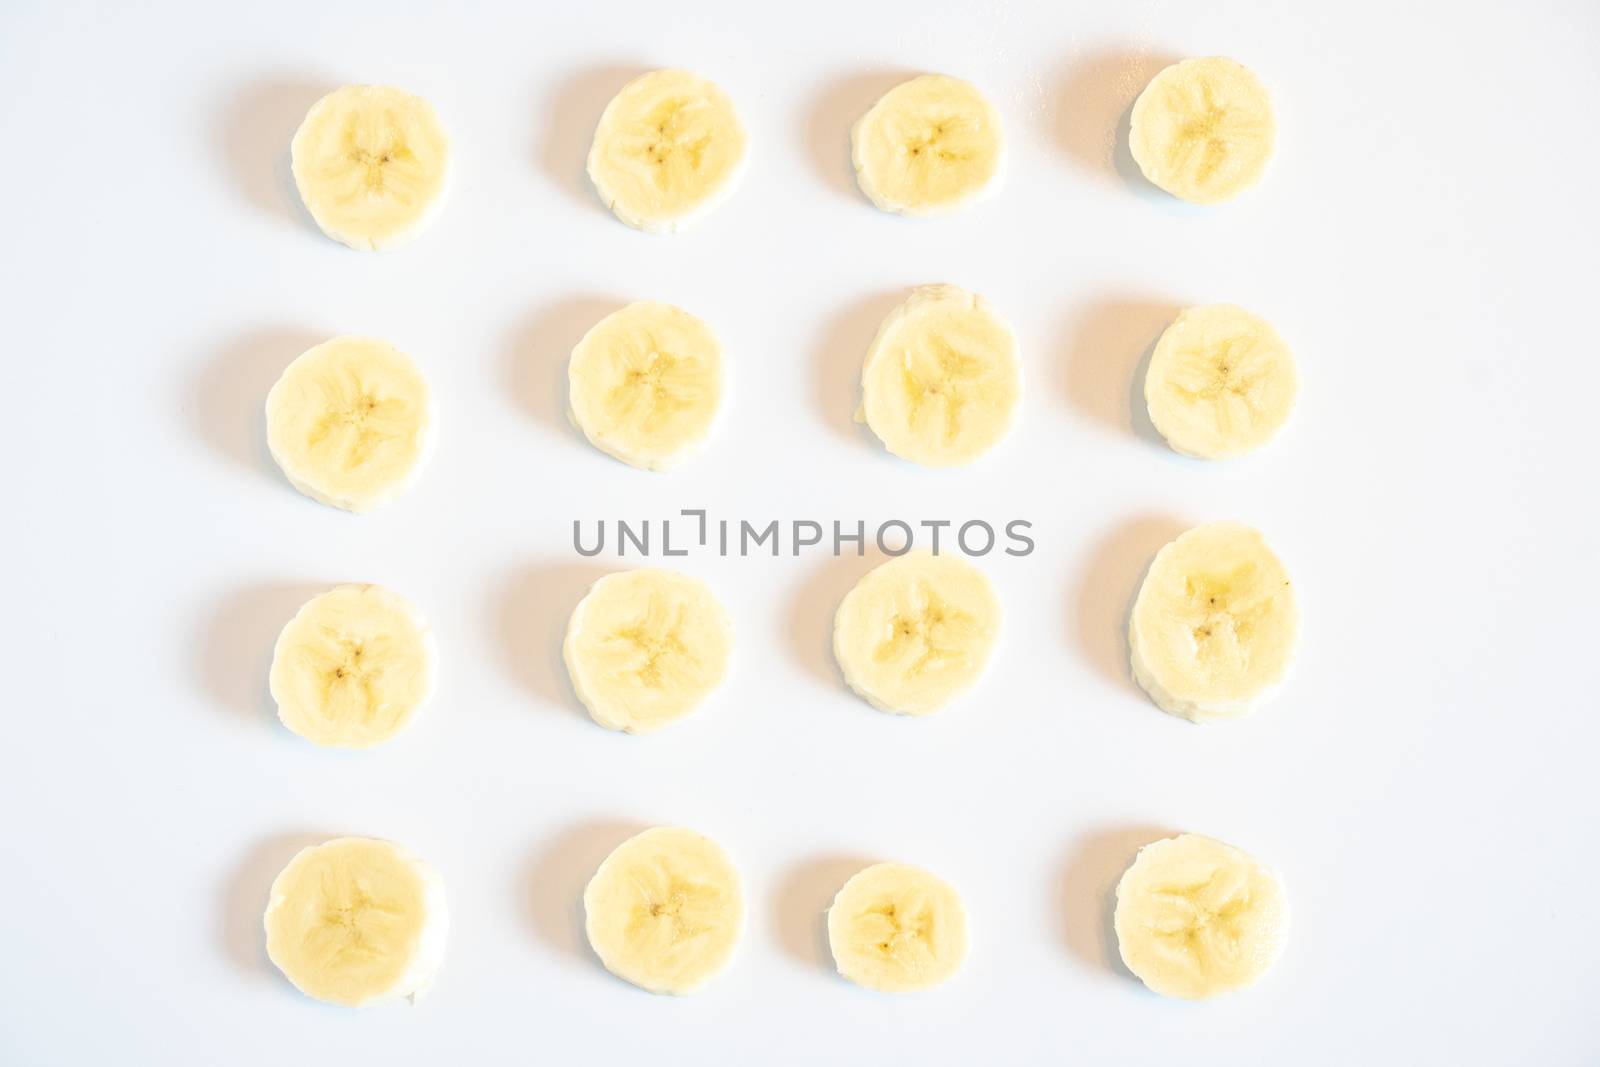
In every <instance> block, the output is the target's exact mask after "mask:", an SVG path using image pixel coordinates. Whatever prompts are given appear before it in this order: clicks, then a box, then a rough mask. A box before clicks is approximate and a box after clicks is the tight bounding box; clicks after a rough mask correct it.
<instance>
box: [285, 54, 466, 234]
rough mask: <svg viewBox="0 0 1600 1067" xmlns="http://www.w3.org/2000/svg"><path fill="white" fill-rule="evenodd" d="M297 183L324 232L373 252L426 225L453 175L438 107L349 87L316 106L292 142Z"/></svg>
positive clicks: (381, 88) (395, 93)
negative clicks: (434, 108)
mask: <svg viewBox="0 0 1600 1067" xmlns="http://www.w3.org/2000/svg"><path fill="white" fill-rule="evenodd" d="M290 156H291V160H292V163H291V167H292V170H293V172H294V183H295V186H296V187H297V188H298V189H299V190H300V199H301V200H302V201H304V203H305V205H306V210H307V211H309V212H310V213H311V217H312V218H313V219H315V220H316V223H317V225H318V226H320V227H321V228H322V232H323V233H325V234H327V235H328V236H329V237H332V238H333V239H334V240H335V241H339V242H340V243H342V244H347V245H349V246H350V247H351V248H358V249H362V250H365V251H377V250H379V249H386V248H397V247H399V246H400V245H402V244H405V243H406V242H407V241H409V240H411V239H412V238H413V237H415V236H417V234H419V233H421V232H422V231H423V229H425V228H426V227H427V225H428V223H429V222H430V221H432V219H433V217H434V215H435V214H437V212H438V210H439V208H440V206H441V205H442V204H443V203H444V197H445V191H446V188H447V186H448V184H449V178H450V138H449V136H448V135H447V134H446V133H445V129H444V125H443V124H442V123H441V122H440V121H439V116H438V115H437V114H436V113H435V112H434V110H433V106H432V105H431V104H429V103H428V102H427V101H426V100H424V99H422V98H421V97H419V96H413V95H411V94H410V93H407V92H403V91H401V90H399V89H392V88H390V87H388V86H385V85H347V86H345V87H344V88H342V89H335V90H334V91H333V92H331V93H329V94H328V95H327V96H324V97H323V98H322V99H321V100H318V101H317V102H316V103H315V104H313V105H312V106H311V110H310V111H309V112H307V113H306V117H305V120H304V121H303V122H301V124H300V128H299V130H297V131H296V132H295V135H294V141H293V142H292V144H291V145H290Z"/></svg>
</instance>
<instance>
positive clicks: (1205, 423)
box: [1144, 304, 1300, 459]
mask: <svg viewBox="0 0 1600 1067" xmlns="http://www.w3.org/2000/svg"><path fill="white" fill-rule="evenodd" d="M1299 392H1300V376H1299V372H1298V371H1297V370H1296V368H1295V362H1294V354H1293V353H1292V352H1290V351H1289V346H1288V345H1287V344H1285V343H1284V340H1283V338H1282V337H1279V336H1278V331H1277V330H1274V329H1273V328H1272V326H1271V324H1269V323H1268V322H1266V321H1265V320H1264V319H1260V318H1257V317H1256V316H1255V315H1252V314H1250V312H1248V311H1246V310H1244V309H1243V308H1240V307H1234V306H1233V305H1232V304H1211V305H1209V306H1206V307H1194V308H1189V309H1188V310H1187V311H1185V312H1183V314H1181V315H1179V316H1178V317H1177V319H1175V320H1174V321H1173V323H1172V325H1171V326H1168V327H1167V329H1166V332H1165V333H1163V334H1162V335H1161V340H1160V341H1158V342H1157V343H1156V348H1155V352H1154V353H1152V354H1151V356H1150V369H1149V371H1148V372H1147V373H1146V374H1145V379H1144V401H1145V406H1146V407H1148V408H1149V410H1150V421H1151V422H1152V423H1154V424H1155V428H1156V429H1157V430H1158V431H1160V433H1161V436H1162V437H1165V438H1166V439H1167V443H1168V444H1170V445H1171V446H1172V447H1173V448H1174V449H1175V450H1176V451H1179V452H1182V453H1184V454H1185V455H1189V456H1198V457H1200V458H1201V459H1220V458H1223V457H1226V456H1237V455H1240V454H1241V453H1244V452H1249V451H1250V450H1251V449H1254V448H1259V447H1260V446H1261V445H1263V444H1265V443H1266V442H1267V441H1268V440H1270V439H1271V438H1272V436H1273V435H1274V434H1276V433H1277V432H1278V430H1279V429H1281V428H1282V427H1283V424H1284V423H1285V422H1287V421H1288V420H1289V414H1290V413H1291V412H1292V411H1293V410H1294V403H1295V398H1296V397H1297V396H1298V395H1299Z"/></svg>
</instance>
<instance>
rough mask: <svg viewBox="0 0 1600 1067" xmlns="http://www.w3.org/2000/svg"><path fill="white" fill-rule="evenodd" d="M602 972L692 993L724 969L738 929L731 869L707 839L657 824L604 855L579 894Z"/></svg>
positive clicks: (739, 890)
mask: <svg viewBox="0 0 1600 1067" xmlns="http://www.w3.org/2000/svg"><path fill="white" fill-rule="evenodd" d="M583 909H584V915H585V929H586V931H587V933H588V937H589V944H590V946H591V947H593V948H594V951H595V955H597V956H599V957H600V962H601V963H603V964H604V965H605V967H606V970H608V971H610V972H611V973H612V974H614V975H616V976H617V977H618V978H621V979H623V980H624V981H628V982H632V983H633V984H634V985H636V986H639V987H640V988H641V989H647V990H649V991H650V992H652V993H672V994H684V993H693V992H695V991H696V990H698V989H699V988H700V987H702V986H703V985H705V983H706V982H708V981H710V980H711V979H712V978H714V977H715V976H716V975H718V974H719V973H721V972H722V970H723V969H724V968H726V967H727V965H728V962H729V960H731V959H732V957H733V950H734V948H735V947H736V946H737V945H738V942H739V936H740V934H741V932H742V931H743V928H744V890H743V887H742V884H741V880H740V878H739V872H738V870H737V869H736V868H735V867H734V866H733V862H732V861H731V860H730V859H729V858H728V854H727V853H726V852H724V851H723V850H722V847H721V846H720V845H718V844H717V843H716V842H715V841H712V840H711V839H710V838H707V837H704V836H702V835H700V834H697V833H695V832H694V831H693V830H685V829H681V828H678V827H662V826H658V827H656V828H654V829H650V830H646V831H644V832H643V833H641V834H638V835H637V836H635V837H632V838H629V839H628V840H627V841H624V842H623V843H622V844H621V845H619V846H617V848H616V850H615V851H613V852H612V853H611V855H609V856H607V857H606V859H605V862H604V863H602V864H601V865H600V868H599V870H597V871H595V874H594V877H593V878H592V879H591V880H590V882H589V885H588V888H586V889H585V890H584V893H583Z"/></svg>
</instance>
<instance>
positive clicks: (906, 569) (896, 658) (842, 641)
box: [833, 552, 1000, 715]
mask: <svg viewBox="0 0 1600 1067" xmlns="http://www.w3.org/2000/svg"><path fill="white" fill-rule="evenodd" d="M999 632H1000V601H999V599H998V598H996V597H995V595H994V589H993V587H992V586H990V585H989V579H987V578H985V577H984V576H983V572H982V571H980V570H978V569H977V568H976V567H974V566H973V565H972V564H970V563H968V562H966V561H965V560H962V559H957V558H955V557H953V556H933V555H929V554H927V553H925V552H918V553H909V554H907V555H904V556H901V557H899V558H897V559H892V560H890V561H888V562H887V563H882V564H879V565H878V566H877V567H874V568H873V569H872V570H871V571H869V572H868V573H867V575H866V577H864V578H862V579H861V581H859V582H857V583H856V586H855V588H854V589H852V590H850V592H849V593H848V594H846V596H845V598H844V600H843V602H841V603H840V605H839V611H838V614H836V615H835V616H834V620H833V654H834V658H836V659H837V660H838V661H839V668H840V670H842V671H843V672H844V680H845V682H846V683H848V684H849V686H850V688H851V689H854V690H855V691H856V692H857V693H859V694H861V695H862V696H863V697H865V698H866V699H867V700H868V701H869V702H870V703H871V704H872V705H873V706H874V707H876V708H879V709H881V710H883V711H889V712H897V713H900V714H904V715H927V714H929V713H931V712H935V711H938V710H939V709H940V708H942V707H944V706H945V705H946V704H948V703H949V702H950V701H951V700H952V699H953V698H954V697H955V696H956V695H957V694H958V693H960V692H961V691H962V690H964V689H966V688H967V687H968V686H970V685H971V684H972V683H973V682H975V681H977V679H978V676H979V675H981V674H982V673H983V670H984V668H985V667H986V666H988V663H989V655H990V653H991V652H993V651H994V642H995V638H996V636H997V635H998V634H999Z"/></svg>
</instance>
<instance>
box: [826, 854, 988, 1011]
mask: <svg viewBox="0 0 1600 1067" xmlns="http://www.w3.org/2000/svg"><path fill="white" fill-rule="evenodd" d="M828 945H829V947H830V948H831V949H832V951H833V960H834V963H835V965H836V966H837V967H838V969H839V973H840V974H841V975H843V976H844V977H846V978H848V979H849V980H850V981H852V982H854V983H856V984H857V985H860V986H865V987H866V988H868V989H877V990H881V991H883V992H887V993H908V992H913V991H916V990H922V989H931V988H933V987H934V986H937V985H940V984H941V983H943V982H945V981H947V980H949V979H950V978H951V977H952V976H954V975H955V973H956V972H957V971H959V970H960V969H961V965H962V964H963V963H964V962H965V961H966V958H967V909H966V905H965V904H964V903H963V902H962V900H961V895H960V894H959V893H957V892H956V891H955V890H954V889H953V888H951V887H950V885H949V884H947V883H946V882H944V881H943V880H941V879H940V878H938V877H937V876H935V875H932V874H930V873H928V872H927V871H925V870H922V869H921V868H919V867H912V866H910V865H909V864H904V863H879V864H875V865H873V866H871V867H868V868H866V869H865V870H863V871H860V872H858V873H857V874H856V875H855V876H854V877H852V878H851V879H850V880H849V881H848V882H846V883H845V884H844V888H842V889H840V890H839V894H838V896H836V897H834V899H833V906H832V907H830V908H829V909H828Z"/></svg>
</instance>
